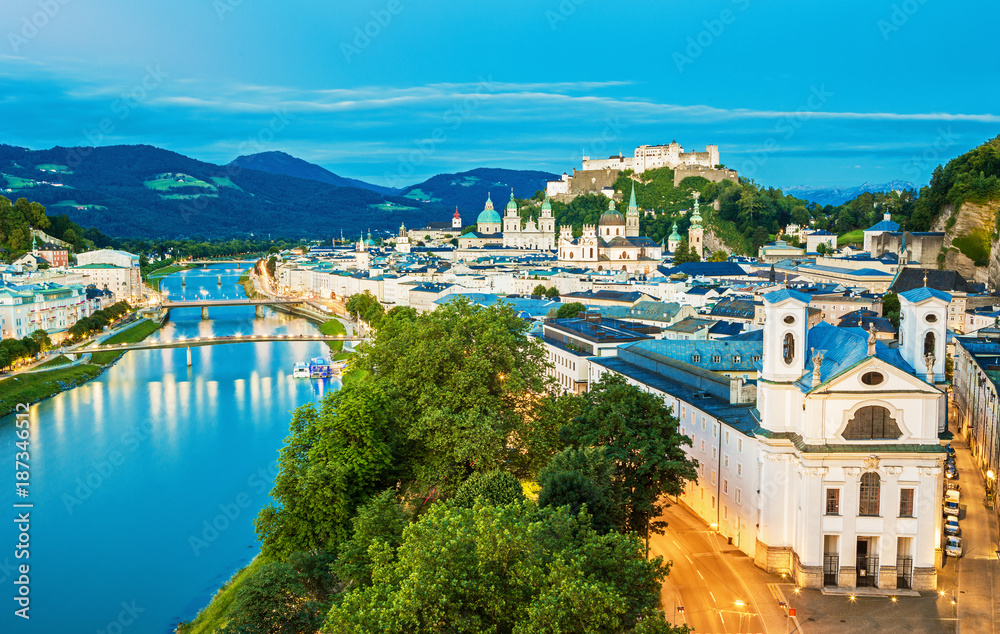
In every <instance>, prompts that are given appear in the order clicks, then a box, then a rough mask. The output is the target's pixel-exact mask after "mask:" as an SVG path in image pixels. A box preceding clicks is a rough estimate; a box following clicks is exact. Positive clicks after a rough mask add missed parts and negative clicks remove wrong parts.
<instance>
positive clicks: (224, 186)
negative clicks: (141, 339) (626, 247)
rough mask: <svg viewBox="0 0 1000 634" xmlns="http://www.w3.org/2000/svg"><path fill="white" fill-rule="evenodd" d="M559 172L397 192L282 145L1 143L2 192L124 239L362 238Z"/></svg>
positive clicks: (528, 187) (541, 182) (495, 175)
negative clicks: (183, 150) (195, 148)
mask: <svg viewBox="0 0 1000 634" xmlns="http://www.w3.org/2000/svg"><path fill="white" fill-rule="evenodd" d="M554 178H556V175H555V174H548V173H545V172H533V171H532V172H529V171H523V172H522V171H518V170H505V169H488V168H479V169H475V170H472V171H469V172H464V173H459V174H444V175H440V176H435V177H433V178H431V179H429V180H427V181H426V182H424V183H420V184H418V185H413V186H411V187H407V188H406V189H404V190H402V191H399V190H395V189H392V188H389V187H381V186H379V185H373V184H370V183H365V182H362V181H358V180H354V179H349V178H344V177H341V176H338V175H337V174H334V173H333V172H331V171H329V170H327V169H325V168H323V167H320V166H318V165H314V164H311V163H308V162H306V161H303V160H301V159H298V158H295V157H293V156H289V155H288V154H284V153H282V152H266V153H263V154H256V155H250V156H241V157H239V158H237V159H236V160H234V161H232V162H231V163H230V164H229V165H225V166H221V165H214V164H212V163H206V162H204V161H198V160H196V159H192V158H190V157H187V156H184V155H182V154H178V153H176V152H171V151H168V150H164V149H161V148H156V147H152V146H149V145H128V146H124V145H121V146H109V147H76V148H64V147H55V148H52V149H49V150H30V149H27V148H21V147H14V146H10V145H0V179H2V180H0V195H3V196H6V197H7V198H9V199H11V200H16V199H17V198H21V197H23V198H27V199H29V200H32V201H37V202H39V203H41V204H43V205H45V206H46V207H47V208H48V212H49V213H50V214H59V213H64V214H66V215H67V216H68V217H69V218H70V219H71V220H73V221H74V222H76V223H78V224H80V225H81V226H84V227H96V228H98V229H100V230H101V231H103V232H105V233H107V234H109V235H112V236H120V237H145V238H178V237H203V238H226V237H233V236H246V235H248V234H251V233H252V234H254V235H256V236H261V235H267V234H270V235H273V236H279V235H280V236H287V237H330V236H333V235H337V236H339V235H340V233H341V231H343V233H344V235H345V236H355V235H358V234H359V233H361V232H364V231H367V230H369V229H370V230H372V231H373V232H375V233H379V232H394V231H395V230H396V229H397V228H398V227H399V225H400V224H401V223H403V222H405V223H406V224H407V225H408V226H410V227H420V226H424V225H425V224H426V223H428V222H432V221H439V222H444V221H449V220H450V219H451V211H452V210H453V209H454V208H455V207H456V206H458V208H459V210H460V211H461V213H462V215H463V217H464V218H465V220H466V223H467V224H471V223H473V222H475V219H476V216H477V215H478V213H479V211H481V210H482V208H483V203H484V202H485V200H486V195H487V192H492V195H493V200H494V202H496V203H497V206H498V207H502V206H503V204H504V203H505V202H506V200H507V197H508V196H509V193H507V192H509V191H510V188H511V187H513V188H514V192H515V194H516V195H517V196H519V197H528V196H531V195H532V194H534V193H535V191H537V190H538V189H544V188H545V181H547V180H550V179H554Z"/></svg>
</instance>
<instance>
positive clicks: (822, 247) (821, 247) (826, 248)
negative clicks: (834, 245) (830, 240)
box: [816, 242, 830, 255]
mask: <svg viewBox="0 0 1000 634" xmlns="http://www.w3.org/2000/svg"><path fill="white" fill-rule="evenodd" d="M816 253H819V254H820V255H826V254H827V253H830V245H829V244H827V243H826V242H820V243H819V244H817V245H816Z"/></svg>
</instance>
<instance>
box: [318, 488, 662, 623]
mask: <svg viewBox="0 0 1000 634" xmlns="http://www.w3.org/2000/svg"><path fill="white" fill-rule="evenodd" d="M372 551H373V555H374V557H373V559H374V562H375V565H374V569H373V574H372V585H371V586H369V587H363V588H357V589H353V590H350V591H348V592H346V593H345V595H344V597H343V600H342V601H340V602H339V603H338V604H337V605H335V606H334V607H333V608H332V609H331V610H330V613H329V615H328V616H327V620H326V623H325V625H324V631H325V632H333V633H344V634H346V633H348V632H350V633H353V632H374V631H380V632H387V633H403V632H407V633H410V632H412V633H415V634H423V633H425V632H427V633H430V632H511V633H515V634H529V633H535V632H539V633H540V632H553V633H554V632H563V633H567V634H575V633H580V634H583V633H584V632H632V631H636V629H635V628H637V627H638V626H639V624H640V623H641V622H642V621H644V620H647V619H650V620H657V619H658V620H659V621H662V616H661V615H660V614H659V611H658V606H659V603H660V599H659V595H660V585H661V583H662V581H663V579H664V577H665V576H666V574H667V572H668V569H667V566H665V565H663V561H662V559H661V558H659V557H656V558H654V559H652V560H646V558H645V557H644V556H643V549H642V545H641V543H640V542H639V540H638V539H636V538H635V537H634V536H631V535H623V534H620V533H614V532H611V533H608V534H607V535H598V534H597V533H596V532H595V531H594V530H593V528H591V526H590V523H589V518H588V517H587V516H586V515H580V516H573V515H570V514H569V513H567V512H566V510H565V509H555V508H551V507H550V508H544V509H540V508H538V507H537V506H536V505H535V504H534V503H532V502H525V503H524V504H512V505H507V506H499V507H494V506H486V505H476V506H475V507H474V508H471V509H470V508H462V507H457V506H455V505H452V504H436V505H434V506H433V507H431V509H430V511H429V512H428V513H427V514H425V515H424V516H423V517H422V518H421V519H420V521H418V522H416V523H415V524H411V525H410V526H408V527H407V528H406V529H405V530H404V532H403V543H402V545H401V546H400V547H399V549H398V550H397V551H395V552H392V550H391V549H390V548H388V547H380V546H379V545H377V544H376V545H374V546H373V548H372ZM647 631H648V630H647ZM658 631H665V632H670V631H671V630H670V629H667V630H658Z"/></svg>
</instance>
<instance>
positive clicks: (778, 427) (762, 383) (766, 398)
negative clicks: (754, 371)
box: [757, 289, 810, 432]
mask: <svg viewBox="0 0 1000 634" xmlns="http://www.w3.org/2000/svg"><path fill="white" fill-rule="evenodd" d="M763 299H764V333H763V334H764V346H763V358H762V359H761V366H762V367H761V373H760V378H759V379H758V381H757V408H758V410H759V411H760V415H761V424H762V426H763V427H764V428H765V429H769V430H771V431H775V432H784V431H797V426H798V425H797V423H798V421H799V420H801V418H802V392H801V391H799V388H798V385H796V383H795V382H796V381H798V380H799V379H800V378H802V375H803V374H804V373H805V367H806V355H807V354H809V350H808V349H807V348H806V343H807V332H808V328H809V326H808V315H809V314H808V311H809V300H810V297H809V295H806V294H805V293H800V292H798V291H792V290H788V289H781V290H780V291H773V292H771V293H765V294H764V297H763Z"/></svg>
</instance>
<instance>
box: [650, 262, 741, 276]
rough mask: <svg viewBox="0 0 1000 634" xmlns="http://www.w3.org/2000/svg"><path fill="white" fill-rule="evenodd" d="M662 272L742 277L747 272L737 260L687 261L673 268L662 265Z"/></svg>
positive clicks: (667, 273)
mask: <svg viewBox="0 0 1000 634" xmlns="http://www.w3.org/2000/svg"><path fill="white" fill-rule="evenodd" d="M660 272H661V273H663V274H664V275H676V274H678V273H680V274H683V275H688V276H691V277H698V276H701V277H735V276H740V277H742V276H744V275H746V274H747V272H746V271H745V270H744V269H743V267H742V266H740V265H739V264H736V263H735V262H685V263H683V264H678V265H677V266H674V267H671V268H664V267H660Z"/></svg>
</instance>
